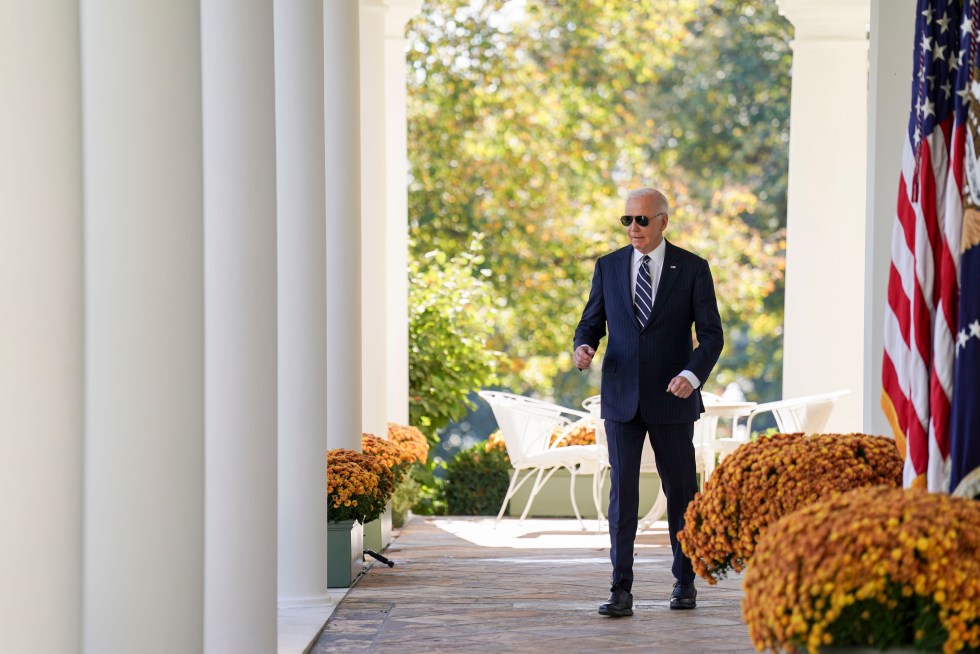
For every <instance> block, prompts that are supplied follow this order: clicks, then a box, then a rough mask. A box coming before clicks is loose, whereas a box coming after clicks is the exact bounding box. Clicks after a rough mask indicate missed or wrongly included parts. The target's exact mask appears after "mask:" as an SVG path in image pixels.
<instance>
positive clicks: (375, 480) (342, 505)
mask: <svg viewBox="0 0 980 654" xmlns="http://www.w3.org/2000/svg"><path fill="white" fill-rule="evenodd" d="M394 486H395V480H394V475H392V473H391V470H390V469H389V468H388V466H386V465H385V464H384V463H382V462H381V461H380V460H379V459H378V458H377V457H375V456H372V455H370V454H361V453H360V452H355V451H354V450H345V449H336V450H330V451H328V452H327V502H328V508H327V516H328V518H327V519H328V520H329V521H330V522H341V521H344V520H354V521H356V522H360V523H361V524H364V523H366V522H370V521H371V520H377V519H378V518H379V517H380V516H381V514H382V513H384V510H385V507H386V506H387V504H388V500H389V499H391V493H392V491H393V490H394Z"/></svg>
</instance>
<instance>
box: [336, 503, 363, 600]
mask: <svg viewBox="0 0 980 654" xmlns="http://www.w3.org/2000/svg"><path fill="white" fill-rule="evenodd" d="M363 568H364V527H363V525H361V524H360V523H357V522H354V521H353V520H344V521H342V522H328V523H327V587H328V588H350V585H351V584H352V583H354V580H355V579H357V576H358V575H359V574H361V570H362V569H363Z"/></svg>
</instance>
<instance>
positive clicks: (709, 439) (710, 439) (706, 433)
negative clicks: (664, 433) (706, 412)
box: [582, 393, 721, 529]
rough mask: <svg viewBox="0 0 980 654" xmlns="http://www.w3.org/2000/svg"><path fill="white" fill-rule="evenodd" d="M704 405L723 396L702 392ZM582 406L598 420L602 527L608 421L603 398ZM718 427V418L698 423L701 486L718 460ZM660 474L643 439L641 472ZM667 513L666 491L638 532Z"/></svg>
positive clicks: (595, 488) (596, 497) (595, 487)
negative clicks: (603, 412) (711, 462)
mask: <svg viewBox="0 0 980 654" xmlns="http://www.w3.org/2000/svg"><path fill="white" fill-rule="evenodd" d="M701 398H702V400H703V401H704V403H705V404H706V405H707V404H712V403H717V402H720V401H721V397H720V396H718V395H715V394H714V393H701ZM582 406H583V407H584V408H585V409H586V410H587V411H588V412H589V413H591V414H592V416H593V417H594V418H595V420H596V430H595V433H596V443H597V444H598V445H600V446H601V447H600V453H599V469H598V471H597V472H596V474H595V476H594V477H593V480H592V499H593V501H594V502H595V505H596V511H597V513H598V516H599V521H600V524H601V522H602V520H604V519H605V516H604V515H603V513H602V508H601V507H602V497H601V495H602V485H603V483H605V480H606V477H607V476H608V474H609V448H608V444H607V442H606V429H605V424H604V421H603V420H602V419H601V418H600V417H599V416H600V415H601V414H600V411H601V400H600V396H598V395H593V396H592V397H588V398H586V399H585V400H584V401H583V402H582ZM717 426H718V418H715V417H711V416H702V417H701V419H700V420H698V421H697V422H695V423H694V461H695V467H696V469H697V472H698V473H699V474H700V475H701V486H702V488H703V487H704V482H705V477H706V475H707V470H708V466H707V465H706V463H707V461H708V460H709V457H714V453H715V450H714V441H715V430H716V428H717ZM651 472H652V473H656V472H657V460H656V457H655V456H654V454H653V448H652V447H651V446H650V439H649V438H644V439H643V453H642V455H641V458H640V473H641V474H642V473H651ZM666 513H667V497H666V496H665V495H664V492H663V488H662V487H661V489H660V492H659V493H658V494H657V499H656V500H655V501H654V503H653V506H651V507H650V510H649V511H647V513H646V515H644V516H643V517H642V518H640V521H639V524H638V527H637V528H638V529H647V528H649V527H650V526H651V525H652V524H653V523H654V522H656V521H657V520H660V519H662V518H663V517H664V515H665V514H666Z"/></svg>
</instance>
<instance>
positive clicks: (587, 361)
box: [572, 344, 595, 370]
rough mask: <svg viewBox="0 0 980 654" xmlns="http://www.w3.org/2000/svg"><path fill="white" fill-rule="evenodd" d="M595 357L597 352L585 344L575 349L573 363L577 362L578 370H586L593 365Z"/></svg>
mask: <svg viewBox="0 0 980 654" xmlns="http://www.w3.org/2000/svg"><path fill="white" fill-rule="evenodd" d="M594 356H595V350H593V349H592V348H591V347H589V346H588V345H584V344H583V345H579V346H578V347H577V348H575V351H574V352H573V353H572V361H574V362H575V367H576V368H578V369H579V370H585V369H586V368H588V367H590V366H591V365H592V357H594Z"/></svg>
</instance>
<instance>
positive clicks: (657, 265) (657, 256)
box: [630, 240, 701, 388]
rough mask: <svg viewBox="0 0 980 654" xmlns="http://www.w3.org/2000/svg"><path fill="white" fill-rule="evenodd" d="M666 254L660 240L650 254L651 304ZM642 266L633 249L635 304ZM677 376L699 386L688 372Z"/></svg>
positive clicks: (638, 255)
mask: <svg viewBox="0 0 980 654" xmlns="http://www.w3.org/2000/svg"><path fill="white" fill-rule="evenodd" d="M666 252H667V241H664V240H661V241H660V245H658V246H657V247H655V248H654V249H653V252H651V253H650V263H649V264H648V265H649V266H650V285H651V286H652V287H653V302H656V301H657V286H658V285H659V284H660V274H661V273H662V272H663V269H664V254H665V253H666ZM642 265H643V253H642V252H640V251H639V250H637V249H636V248H633V265H632V266H630V293H631V294H632V296H633V302H636V276H637V274H639V271H640V266H642ZM651 306H652V305H651ZM677 374H678V375H680V376H681V377H683V378H684V379H686V380H687V381H689V382H691V386H693V387H694V388H697V387H699V386H700V385H701V380H700V379H698V378H697V377H696V376H695V374H694V373H693V372H691V371H690V370H682V371H680V372H679V373H677Z"/></svg>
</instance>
